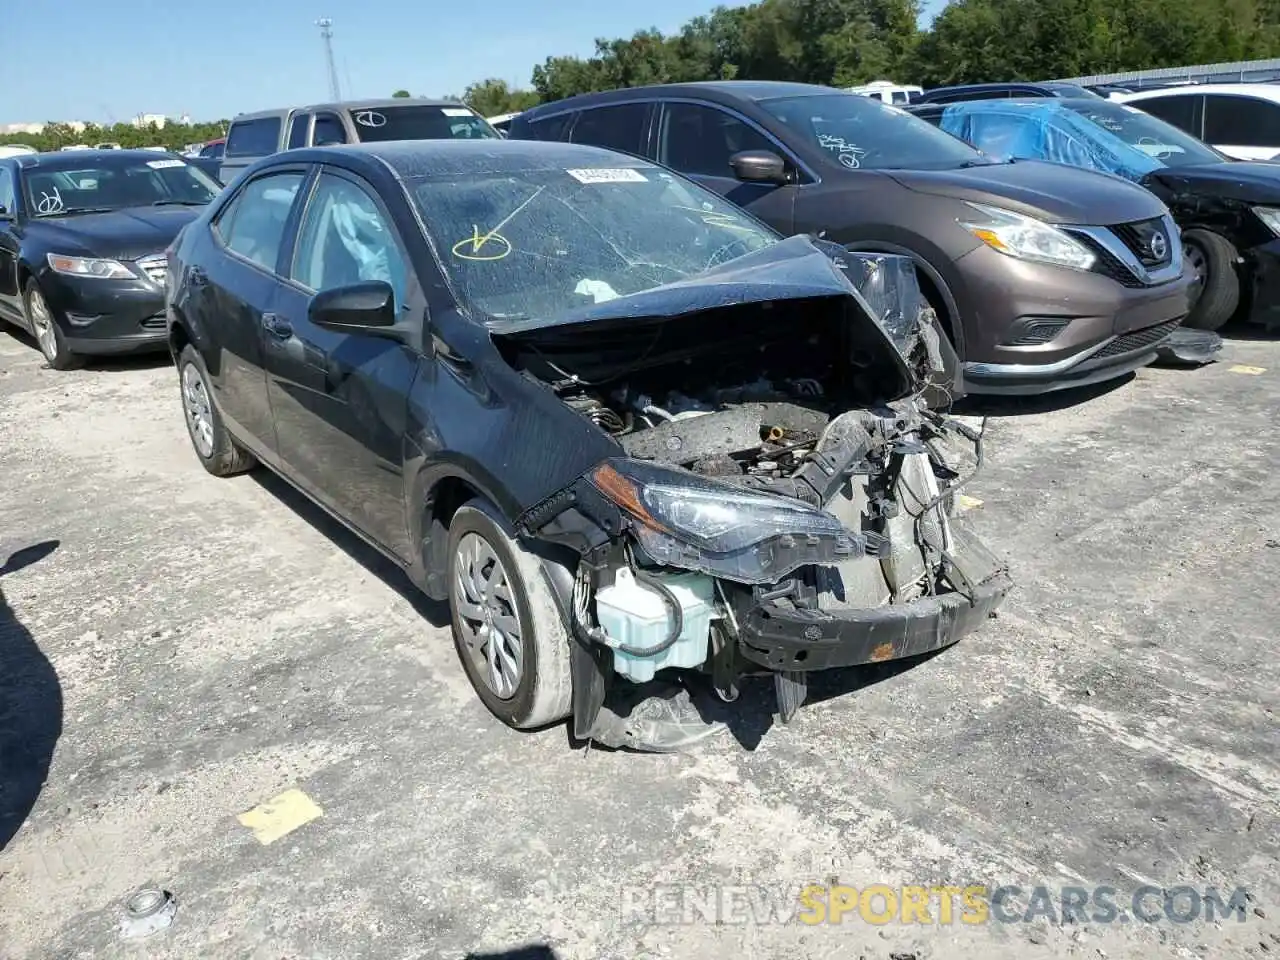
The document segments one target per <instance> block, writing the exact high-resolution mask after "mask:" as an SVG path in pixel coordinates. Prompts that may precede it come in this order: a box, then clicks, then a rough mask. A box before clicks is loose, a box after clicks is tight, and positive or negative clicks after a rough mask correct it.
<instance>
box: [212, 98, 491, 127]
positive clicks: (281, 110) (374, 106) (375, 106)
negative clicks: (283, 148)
mask: <svg viewBox="0 0 1280 960" xmlns="http://www.w3.org/2000/svg"><path fill="white" fill-rule="evenodd" d="M404 106H414V107H465V106H466V104H465V103H461V102H459V101H457V100H429V99H427V98H426V97H381V98H378V99H375V100H339V101H330V102H329V103H308V104H303V105H300V106H292V107H274V108H272V109H270V110H255V111H253V112H252V113H238V114H236V115H235V116H234V117H232V118H231V122H232V123H242V122H244V121H245V120H261V119H262V118H263V117H275V116H280V115H282V114H286V113H290V112H293V111H304V110H305V111H314V110H335V111H337V110H386V109H387V108H389V107H404ZM468 109H469V108H468Z"/></svg>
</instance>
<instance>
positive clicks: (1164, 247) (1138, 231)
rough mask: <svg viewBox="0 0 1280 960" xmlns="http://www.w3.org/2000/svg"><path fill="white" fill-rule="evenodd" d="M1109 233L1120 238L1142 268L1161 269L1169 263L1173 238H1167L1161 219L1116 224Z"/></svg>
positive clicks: (1166, 231)
mask: <svg viewBox="0 0 1280 960" xmlns="http://www.w3.org/2000/svg"><path fill="white" fill-rule="evenodd" d="M1111 232H1112V233H1114V234H1115V235H1116V236H1117V237H1119V238H1120V242H1121V243H1123V244H1124V245H1125V246H1126V247H1128V248H1129V249H1130V250H1131V251H1132V252H1133V255H1134V256H1135V257H1137V258H1138V260H1139V261H1141V263H1142V265H1143V266H1144V267H1163V266H1165V265H1166V264H1168V263H1169V257H1170V256H1171V255H1172V253H1173V238H1172V237H1170V236H1169V232H1168V230H1167V229H1166V227H1165V224H1164V219H1163V218H1162V217H1155V218H1153V219H1151V220H1138V221H1137V222H1135V223H1121V224H1117V225H1116V226H1114V227H1112V228H1111Z"/></svg>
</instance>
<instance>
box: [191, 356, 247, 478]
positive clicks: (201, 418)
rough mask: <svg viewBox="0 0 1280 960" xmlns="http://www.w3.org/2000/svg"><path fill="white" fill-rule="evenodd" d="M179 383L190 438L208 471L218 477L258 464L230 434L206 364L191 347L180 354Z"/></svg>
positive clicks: (239, 471) (241, 471) (227, 475)
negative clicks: (210, 381) (216, 400)
mask: <svg viewBox="0 0 1280 960" xmlns="http://www.w3.org/2000/svg"><path fill="white" fill-rule="evenodd" d="M178 383H179V385H180V386H181V388H182V414H183V418H184V419H185V420H186V422H187V435H188V436H189V437H191V445H192V446H193V447H195V451H196V456H197V457H199V458H200V462H201V463H202V464H203V465H204V468H205V469H206V470H208V471H209V472H210V473H211V474H213V475H214V476H215V477H229V476H232V475H233V474H237V473H244V472H245V471H246V470H248V469H250V468H252V467H253V465H254V463H255V462H256V461H255V460H254V458H253V455H252V454H250V453H249V452H248V451H246V450H244V449H243V448H242V447H241V446H240V445H239V444H238V443H236V441H235V439H234V438H233V437H232V436H231V434H230V433H228V432H227V427H226V424H224V423H223V422H222V415H221V414H220V413H218V408H217V406H216V405H215V404H214V402H213V391H212V390H211V389H210V388H209V375H208V372H207V371H206V370H205V367H204V360H203V359H201V357H200V351H198V350H197V349H196V348H195V347H193V346H192V345H191V344H187V345H186V346H185V347H183V348H182V352H181V353H180V354H178Z"/></svg>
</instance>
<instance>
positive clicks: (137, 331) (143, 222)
mask: <svg viewBox="0 0 1280 960" xmlns="http://www.w3.org/2000/svg"><path fill="white" fill-rule="evenodd" d="M220 189H221V187H220V186H219V185H218V184H217V183H216V182H215V181H214V180H212V179H210V178H209V177H208V176H207V175H206V174H204V173H201V172H200V171H199V170H197V169H196V168H194V167H192V166H191V165H190V164H188V163H187V162H186V161H185V160H183V159H182V158H180V157H177V156H173V155H172V154H167V153H157V152H155V151H151V150H76V151H68V152H64V153H42V154H31V155H28V156H21V157H12V158H9V159H5V160H0V320H5V321H8V322H9V323H12V324H15V325H16V326H19V327H21V328H23V329H25V330H27V331H29V332H30V333H32V334H33V335H34V336H35V338H36V342H37V343H38V344H39V345H40V351H41V352H42V353H43V354H44V356H45V359H46V360H48V362H49V365H50V366H51V367H53V368H54V369H55V370H66V369H69V368H71V367H74V366H76V365H77V364H78V363H79V362H80V361H81V360H82V358H84V357H87V356H96V355H103V354H119V353H128V352H133V351H141V350H148V349H151V350H155V349H159V350H163V349H164V348H165V343H166V341H165V320H164V317H165V314H164V287H165V276H166V266H165V265H166V257H165V250H166V248H167V247H168V246H169V244H170V243H172V242H173V240H174V238H175V237H177V235H178V232H179V231H180V230H182V228H183V227H185V226H186V225H187V224H188V223H190V222H191V221H192V220H194V219H195V218H196V217H197V216H198V215H199V211H200V208H202V207H204V206H205V205H206V204H207V203H208V202H209V201H210V200H212V199H213V198H214V197H215V196H217V194H218V192H219V190H220Z"/></svg>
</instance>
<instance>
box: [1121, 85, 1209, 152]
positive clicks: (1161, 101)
mask: <svg viewBox="0 0 1280 960" xmlns="http://www.w3.org/2000/svg"><path fill="white" fill-rule="evenodd" d="M1197 99H1199V97H1198V95H1194V94H1193V95H1185V96H1180V97H1152V98H1151V99H1149V100H1135V101H1134V102H1133V103H1132V104H1130V106H1133V107H1137V108H1138V109H1139V110H1143V111H1145V112H1147V113H1149V114H1151V115H1152V116H1153V117H1158V118H1159V119H1161V120H1163V121H1164V122H1165V123H1170V124H1173V126H1175V127H1177V128H1178V129H1180V130H1185V131H1187V133H1189V134H1191V135H1192V136H1195V137H1198V136H1200V131H1199V130H1198V129H1196V126H1197V125H1196V100H1197ZM1208 142H1209V143H1213V141H1212V140H1209V141H1208ZM1218 142H1219V143H1222V142H1223V141H1221V140H1219V141H1218Z"/></svg>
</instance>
